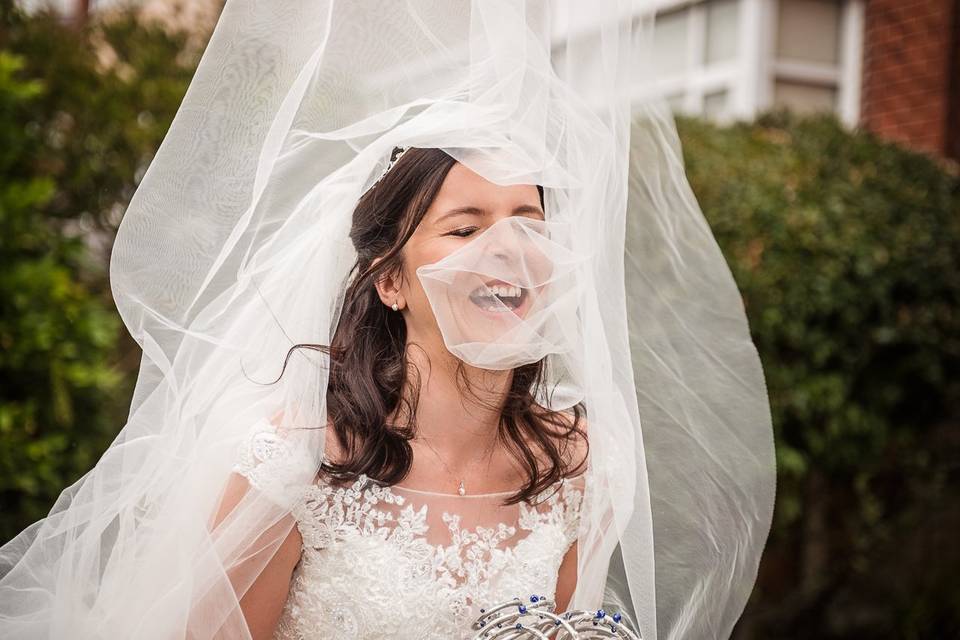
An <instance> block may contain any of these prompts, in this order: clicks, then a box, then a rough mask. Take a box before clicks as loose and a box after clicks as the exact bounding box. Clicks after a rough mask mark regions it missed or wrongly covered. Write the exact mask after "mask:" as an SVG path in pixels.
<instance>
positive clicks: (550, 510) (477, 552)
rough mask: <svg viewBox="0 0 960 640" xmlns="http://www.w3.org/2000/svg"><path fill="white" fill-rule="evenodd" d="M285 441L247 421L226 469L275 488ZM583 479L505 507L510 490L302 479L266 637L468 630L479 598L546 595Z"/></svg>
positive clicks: (482, 603)
mask: <svg viewBox="0 0 960 640" xmlns="http://www.w3.org/2000/svg"><path fill="white" fill-rule="evenodd" d="M284 446H285V442H284V440H283V439H282V438H280V437H279V436H278V435H277V434H276V433H275V431H274V429H273V427H272V426H271V425H270V424H269V423H267V422H264V423H261V424H258V425H255V427H254V429H253V430H252V431H251V434H250V436H249V438H248V439H247V440H246V441H245V442H244V443H243V444H242V446H241V451H240V457H239V461H238V463H237V464H236V465H235V467H234V470H235V471H236V472H237V473H241V474H243V475H245V476H246V477H247V478H248V479H249V480H250V483H251V484H252V485H254V486H256V487H258V488H260V489H261V490H264V491H266V492H267V493H271V492H274V493H275V492H276V491H277V490H278V487H280V486H282V482H276V481H275V479H276V478H277V477H278V476H279V474H280V471H281V470H280V469H279V468H278V464H282V460H283V459H284V454H285V453H289V452H284ZM584 478H585V476H582V475H581V476H578V477H576V478H570V479H564V480H562V481H560V482H559V483H558V484H557V485H555V486H554V487H553V488H551V489H549V490H547V491H544V492H543V493H542V494H540V495H539V496H538V497H537V498H536V499H534V500H532V501H531V503H530V504H527V503H520V504H517V505H510V506H503V505H502V504H501V502H502V501H503V500H504V499H505V498H506V497H507V496H508V495H510V493H509V492H507V493H497V494H483V495H469V494H468V495H465V496H459V495H456V494H454V495H450V494H442V493H433V492H425V491H419V490H414V489H410V488H404V487H402V486H398V485H394V486H381V485H379V484H377V483H375V482H373V481H372V480H370V479H369V478H367V477H366V476H362V475H361V476H360V477H359V478H358V479H357V480H356V481H355V482H353V483H352V484H351V485H349V486H339V487H338V486H333V485H331V484H327V483H320V484H312V485H309V486H307V487H304V488H303V490H302V491H301V492H299V493H298V497H297V498H296V499H294V500H292V501H291V504H292V506H291V512H292V514H293V515H294V517H295V518H296V522H297V526H298V528H299V530H300V532H301V534H302V537H303V549H302V556H301V560H300V562H299V564H298V565H297V567H296V568H295V570H294V573H293V576H292V579H291V585H290V593H289V596H288V598H287V602H286V603H285V605H284V608H283V612H282V614H281V617H280V621H279V624H278V628H277V632H276V634H275V636H274V638H275V639H276V640H292V639H298V640H301V639H302V640H307V639H309V640H326V639H328V638H329V639H331V640H332V639H336V640H346V639H350V638H355V639H360V640H373V639H374V638H376V639H381V638H392V639H396V640H405V639H413V638H471V637H473V636H474V634H475V632H473V631H471V629H470V625H471V623H472V622H473V620H474V619H475V618H476V617H477V616H478V615H479V613H480V608H482V607H486V606H490V605H492V604H497V603H500V602H503V601H505V600H509V599H510V598H513V597H521V598H529V596H530V595H532V594H537V595H542V596H547V597H549V598H553V597H554V595H555V589H556V582H557V571H558V569H559V567H560V563H561V561H562V560H563V557H564V555H565V554H566V552H567V551H568V550H569V548H570V546H571V545H572V544H573V543H574V541H575V540H576V538H577V530H578V526H579V520H580V506H581V504H582V496H583V491H584V488H585V487H584Z"/></svg>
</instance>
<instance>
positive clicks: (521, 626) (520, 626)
mask: <svg viewBox="0 0 960 640" xmlns="http://www.w3.org/2000/svg"><path fill="white" fill-rule="evenodd" d="M514 628H516V629H523V625H522V624H520V623H519V622H518V623H517V626H516V627H514Z"/></svg>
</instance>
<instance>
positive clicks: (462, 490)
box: [420, 436, 496, 496]
mask: <svg viewBox="0 0 960 640" xmlns="http://www.w3.org/2000/svg"><path fill="white" fill-rule="evenodd" d="M420 440H423V442H424V443H425V444H426V445H427V446H428V447H430V450H431V451H433V455H435V456H437V460H439V461H440V464H442V465H443V466H444V468H446V470H447V473H449V474H450V477H451V478H453V479H454V480H458V481H459V485H458V486H457V493H458V494H460V495H461V496H465V495H467V489H466V487H464V485H463V478H458V477H457V474H455V473H454V472H453V470H451V469H450V466H449V465H448V464H447V463H446V461H445V460H444V459H443V457H441V455H440V454H439V453H437V450H436V449H434V448H433V445H432V444H430V442H429V441H428V440H427V439H426V438H424V437H423V436H420ZM495 441H496V438H494V439H493V440H492V441H491V446H490V447H488V448H487V450H492V449H493V446H492V443H493V442H495ZM490 457H491V458H492V457H493V456H492V454H491V456H490ZM487 471H488V472H489V471H490V462H489V461H488V462H487Z"/></svg>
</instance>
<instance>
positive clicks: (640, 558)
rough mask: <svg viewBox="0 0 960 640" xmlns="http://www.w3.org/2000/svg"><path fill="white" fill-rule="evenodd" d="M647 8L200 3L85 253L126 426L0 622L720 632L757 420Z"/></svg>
mask: <svg viewBox="0 0 960 640" xmlns="http://www.w3.org/2000/svg"><path fill="white" fill-rule="evenodd" d="M660 4H662V3H657V2H652V1H651V2H648V1H647V0H604V1H603V2H599V3H582V2H577V1H576V0H455V1H447V0H442V1H440V0H406V1H405V2H396V1H394V0H363V1H353V0H351V1H342V0H287V1H285V2H283V3H282V9H281V8H280V7H279V5H278V3H271V2H256V1H254V0H228V1H227V2H226V4H225V6H224V9H223V11H222V14H221V17H220V19H219V22H218V24H217V27H216V30H215V32H214V33H213V36H212V37H211V39H210V43H209V45H208V46H207V49H206V51H205V52H204V55H203V58H202V60H201V62H200V65H199V67H198V69H197V71H196V74H195V76H194V79H193V81H192V82H191V84H190V87H189V89H188V91H187V94H186V96H185V97H184V100H183V103H182V105H181V107H180V109H179V111H178V113H177V116H176V118H175V119H174V122H173V124H172V125H171V127H170V130H169V132H168V134H167V136H166V137H165V139H164V141H163V144H162V145H161V147H160V149H159V150H158V151H157V154H156V156H155V157H154V159H153V160H152V162H151V164H150V166H149V168H148V170H147V171H146V173H145V175H144V176H143V180H142V182H141V183H140V184H139V186H138V188H137V191H136V193H135V195H134V197H133V199H132V200H131V202H130V205H129V207H128V209H127V211H126V212H125V213H124V217H123V222H122V224H121V225H120V228H119V229H118V232H117V237H116V241H115V244H114V247H113V253H112V255H111V263H110V281H111V287H112V291H113V294H114V299H115V301H116V304H117V309H118V312H119V313H120V315H121V317H122V319H123V322H124V324H125V326H126V327H127V329H128V330H129V332H130V333H131V335H132V336H133V338H134V339H135V340H136V341H137V342H138V344H139V345H140V346H141V347H142V349H143V357H142V360H141V364H140V370H139V372H138V377H137V385H136V389H135V391H134V394H133V398H132V399H131V404H130V412H129V415H128V417H127V421H126V424H125V425H123V428H122V429H120V430H119V433H118V435H117V437H116V439H115V441H114V442H113V443H112V444H111V446H110V447H109V448H108V449H107V451H106V452H105V453H104V454H103V456H102V458H101V459H100V460H99V461H98V462H97V465H96V466H95V467H94V468H93V469H91V470H90V471H89V472H88V473H87V474H85V475H84V476H83V477H82V478H80V479H78V480H77V482H76V483H74V484H73V485H71V486H69V487H67V488H65V489H64V491H63V492H62V493H61V495H60V497H59V498H58V500H57V502H56V504H54V505H53V507H52V508H51V510H50V513H49V515H48V516H47V517H46V518H44V519H43V520H40V521H38V522H37V523H35V524H33V525H31V526H30V527H28V528H27V529H25V530H24V531H23V532H22V533H21V534H20V535H18V536H17V537H16V538H14V539H13V540H11V541H9V542H8V543H6V544H5V545H3V546H2V547H0V637H2V638H4V639H6V638H16V639H20V638H38V639H39V638H83V639H88V638H89V639H98V640H100V639H104V640H106V639H115V638H137V639H138V640H172V639H178V640H179V639H189V640H208V639H210V638H229V639H231V640H232V639H250V638H258V639H259V638H270V637H278V638H316V639H321V638H337V639H341V638H358V639H364V640H370V639H373V638H393V639H400V640H403V639H407V638H410V639H412V638H492V637H494V635H496V634H500V635H499V637H501V638H505V637H509V636H510V634H514V635H513V637H516V638H522V637H544V635H546V634H548V633H553V634H554V635H552V636H549V635H548V636H547V637H555V638H557V640H560V639H563V640H567V639H568V638H574V637H578V636H579V637H597V636H598V635H602V634H606V633H613V634H618V635H619V636H620V637H630V634H636V635H637V636H641V637H643V638H644V640H700V639H701V638H727V637H729V635H730V633H731V631H732V629H733V626H734V624H735V623H736V621H737V619H738V618H739V616H740V614H741V612H742V611H743V607H744V605H745V603H746V601H747V598H748V597H749V595H750V591H751V588H752V585H753V582H754V579H755V577H756V572H757V566H758V563H759V559H760V555H761V552H762V549H763V545H764V542H765V539H766V536H767V532H768V529H769V525H770V519H771V515H772V510H773V498H774V484H775V483H774V479H775V474H774V455H773V440H772V425H771V419H770V408H769V401H768V398H767V394H766V387H765V384H764V378H763V371H762V368H761V366H760V360H759V357H758V355H757V352H756V348H755V346H754V344H753V341H752V339H751V337H750V331H749V326H748V323H747V319H746V315H745V313H744V308H743V302H742V299H741V297H740V294H739V291H738V289H737V286H736V283H735V282H734V280H733V277H732V275H731V273H730V270H729V268H728V267H727V264H726V262H725V260H724V257H723V254H722V253H721V252H720V249H719V247H718V246H717V243H716V241H715V239H714V237H713V235H712V233H711V231H710V228H709V226H708V225H707V223H706V221H705V219H704V217H703V214H702V213H701V211H700V209H699V206H698V205H697V202H696V199H695V198H694V196H693V193H692V192H691V190H690V187H689V185H688V184H687V182H686V179H685V176H684V173H683V157H682V154H681V153H680V148H679V142H678V140H677V135H676V131H675V129H674V126H673V120H672V117H671V116H670V114H669V111H668V110H667V109H666V108H665V105H664V104H663V103H662V102H660V101H658V100H654V99H653V98H651V97H650V96H651V95H652V89H651V82H652V81H653V80H655V79H656V77H657V75H656V65H657V62H656V59H655V57H653V56H652V54H651V49H650V47H649V46H648V45H649V42H650V39H649V35H650V34H651V30H650V29H649V27H650V22H651V20H652V19H653V16H654V14H655V12H656V9H657V7H658V6H660ZM517 625H519V628H517ZM537 634H540V635H537Z"/></svg>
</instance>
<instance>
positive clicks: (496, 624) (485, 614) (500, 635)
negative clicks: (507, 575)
mask: <svg viewBox="0 0 960 640" xmlns="http://www.w3.org/2000/svg"><path fill="white" fill-rule="evenodd" d="M554 606H555V603H554V602H553V600H550V599H548V598H545V597H543V596H538V595H531V596H530V601H529V603H527V602H524V601H523V600H521V599H520V598H513V599H511V600H508V601H506V602H503V603H501V604H498V605H496V606H493V607H489V608H485V609H480V617H478V618H477V619H476V620H475V621H474V623H473V626H472V629H473V630H475V631H477V632H478V633H477V634H476V635H475V636H474V640H493V639H494V638H497V639H500V640H514V639H525V638H552V639H555V640H575V639H576V640H587V639H590V638H629V639H630V640H641V639H640V635H639V634H637V633H634V632H633V631H631V630H630V628H629V627H627V625H626V624H624V623H623V616H622V615H621V614H620V613H614V614H609V613H607V612H606V611H604V610H603V609H598V610H597V611H585V610H577V611H567V612H565V613H561V614H558V613H554V611H553V608H554Z"/></svg>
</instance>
